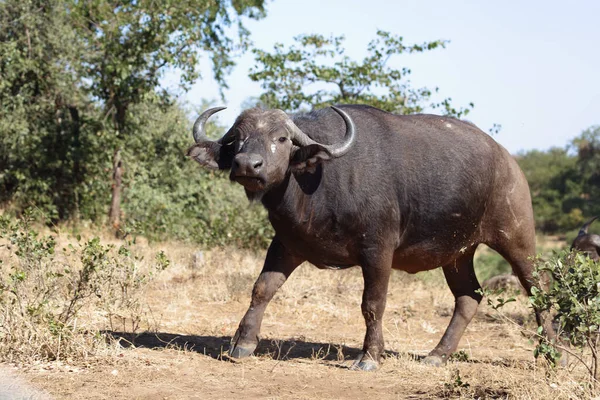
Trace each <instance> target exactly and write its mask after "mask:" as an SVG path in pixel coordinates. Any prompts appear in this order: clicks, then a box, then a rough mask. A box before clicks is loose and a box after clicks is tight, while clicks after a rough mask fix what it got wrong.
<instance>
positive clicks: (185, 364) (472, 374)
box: [23, 243, 589, 399]
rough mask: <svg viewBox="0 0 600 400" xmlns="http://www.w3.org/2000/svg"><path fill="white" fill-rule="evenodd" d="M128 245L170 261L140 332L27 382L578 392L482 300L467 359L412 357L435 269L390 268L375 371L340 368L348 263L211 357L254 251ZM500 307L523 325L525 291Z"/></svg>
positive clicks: (351, 277) (309, 395)
mask: <svg viewBox="0 0 600 400" xmlns="http://www.w3.org/2000/svg"><path fill="white" fill-rule="evenodd" d="M136 247H137V251H138V252H140V253H143V254H147V255H148V256H147V257H149V255H150V254H153V253H155V252H156V251H157V250H158V249H162V250H164V251H165V253H166V254H167V256H168V257H169V259H170V260H171V266H170V267H169V268H168V269H167V270H165V271H163V272H162V273H161V274H160V275H159V276H157V278H156V279H155V280H154V281H153V282H152V283H151V284H150V286H149V287H148V288H147V290H146V292H145V295H144V298H143V299H144V302H143V304H144V308H143V310H142V311H141V314H140V315H141V316H142V319H141V321H140V323H141V326H140V330H139V331H146V333H144V334H138V335H131V334H128V331H130V329H128V326H127V324H125V325H124V326H123V327H120V326H115V327H113V331H112V335H113V336H115V337H122V338H123V339H122V340H121V341H120V344H121V346H117V347H111V348H109V349H107V350H106V351H105V352H103V353H101V354H97V355H96V356H95V357H92V358H88V359H86V360H85V362H84V363H81V364H78V365H77V366H75V367H73V366H72V365H65V364H61V363H37V364H32V365H29V366H28V367H27V368H25V369H24V370H23V371H24V376H25V377H26V379H28V380H29V381H30V382H32V383H33V384H34V385H35V386H37V387H40V388H43V389H45V390H47V391H48V392H50V393H51V394H53V395H54V396H56V397H57V398H68V399H104V398H114V399H121V398H123V399H132V398H140V399H142V398H143V399H165V398H168V399H189V398H198V399H223V398H235V397H238V398H244V399H246V398H249V399H252V398H272V399H321V398H323V399H362V398H370V397H373V398H385V399H387V398H390V399H400V398H401V399H404V398H412V399H423V398H519V399H547V398H555V399H574V398H585V397H589V396H587V395H586V393H585V391H584V389H583V388H582V385H581V382H585V371H583V370H582V368H581V367H578V366H575V367H571V368H569V369H561V370H558V371H553V370H551V369H549V368H548V367H547V366H545V365H544V364H543V363H541V362H536V361H535V360H534V358H533V355H532V350H533V347H534V345H533V344H532V343H530V342H529V340H528V338H526V337H524V336H523V335H522V334H521V331H520V329H519V328H518V327H517V326H514V325H512V324H507V323H505V322H502V320H500V319H499V318H497V317H495V314H494V311H493V310H491V309H489V308H488V307H487V306H486V305H485V304H483V303H482V305H481V307H480V310H479V312H478V314H477V316H476V317H475V319H474V320H473V322H472V323H471V324H470V325H469V327H468V329H467V332H466V333H465V335H464V337H463V339H462V341H461V346H460V350H461V351H462V352H463V354H466V356H467V358H468V359H467V360H466V361H465V360H463V361H453V362H449V363H448V365H447V366H446V367H443V368H435V367H429V366H425V365H422V364H420V363H419V362H418V361H417V359H418V358H419V357H420V356H423V355H425V354H427V352H428V351H429V350H431V349H432V348H433V347H434V346H435V344H436V343H437V341H438V340H439V339H440V337H441V335H442V333H443V331H444V329H445V328H446V326H447V324H448V322H449V319H450V316H451V313H452V309H453V305H454V300H453V298H452V295H451V293H450V291H449V290H448V288H447V287H446V286H445V283H444V282H443V277H442V274H441V271H432V272H430V273H427V274H418V275H416V276H410V275H407V274H404V273H401V272H396V273H394V274H393V275H392V282H391V283H390V287H389V295H388V296H389V297H388V302H387V309H386V313H385V315H384V321H383V323H384V330H385V331H384V335H385V339H386V349H387V355H386V358H385V359H384V360H383V362H382V365H381V368H380V369H379V370H378V371H377V372H375V373H364V372H357V371H350V370H349V369H348V366H349V365H350V364H351V363H352V361H353V359H354V358H355V357H356V356H357V355H358V353H359V351H360V348H361V346H362V340H363V337H364V331H365V328H364V322H363V318H362V315H361V312H360V300H361V294H362V277H361V274H360V270H359V269H358V268H352V269H349V270H345V271H328V270H318V269H316V268H314V267H312V266H310V265H308V264H307V265H303V266H301V267H300V268H299V269H298V270H297V271H295V272H294V274H293V275H292V276H291V277H290V279H289V281H288V282H287V283H286V284H285V285H284V286H283V287H282V289H281V290H280V291H279V292H278V293H277V295H276V296H275V298H274V299H273V301H272V302H271V304H270V305H269V307H268V308H267V311H266V314H265V317H264V322H263V327H262V331H261V334H262V341H261V344H260V346H259V348H258V349H257V352H256V355H255V356H252V357H250V358H249V359H247V360H245V361H243V362H231V361H228V360H227V359H226V358H224V357H223V353H224V351H225V350H226V349H227V347H228V343H229V340H230V338H231V336H232V335H233V333H234V332H235V330H236V328H237V324H238V323H239V320H240V319H241V317H242V316H243V314H244V312H245V311H246V308H247V306H248V303H249V298H250V292H251V288H252V284H253V282H254V279H255V278H256V277H257V276H258V273H259V271H260V268H261V267H262V262H263V259H262V257H263V255H262V254H260V255H256V254H253V253H251V252H246V251H238V250H234V249H217V250H211V251H199V250H198V249H197V248H195V247H193V246H190V245H184V244H178V243H163V244H155V245H148V244H147V243H138V244H137V245H136ZM505 312H506V313H507V315H509V316H511V317H512V318H513V319H515V320H516V321H518V322H519V323H520V324H522V325H524V326H526V327H530V328H534V329H535V323H534V318H533V316H532V313H531V311H530V310H529V308H528V307H527V302H526V299H525V298H520V299H519V301H518V302H516V303H511V304H509V305H507V306H506V310H505ZM88 316H91V317H92V319H93V315H88ZM90 323H97V321H95V322H90Z"/></svg>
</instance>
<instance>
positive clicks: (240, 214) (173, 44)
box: [0, 0, 270, 247]
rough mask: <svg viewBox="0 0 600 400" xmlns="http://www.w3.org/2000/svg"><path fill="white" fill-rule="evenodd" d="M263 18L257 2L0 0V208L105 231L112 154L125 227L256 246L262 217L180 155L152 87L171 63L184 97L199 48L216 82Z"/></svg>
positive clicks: (185, 131) (163, 102) (164, 104)
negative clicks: (254, 21) (249, 26)
mask: <svg viewBox="0 0 600 400" xmlns="http://www.w3.org/2000/svg"><path fill="white" fill-rule="evenodd" d="M263 15H264V10H263V1H262V0H243V1H234V2H230V1H215V2H204V1H191V0H190V1H185V2H176V3H173V2H169V1H142V2H136V3H135V4H134V3H129V2H118V3H107V2H101V1H86V2H73V1H65V0H51V1H45V2H42V1H34V0H24V1H16V0H8V1H3V2H0V203H1V204H2V205H3V207H4V208H5V209H7V210H8V211H11V212H12V213H13V214H16V215H19V214H21V213H22V212H23V210H25V209H27V208H28V207H34V208H36V209H38V210H40V211H41V214H43V215H44V216H45V217H47V218H48V219H49V220H51V221H52V222H57V221H61V220H75V221H78V220H80V219H83V220H91V221H94V222H96V223H98V224H101V223H103V222H104V220H105V216H106V213H107V211H108V204H109V201H110V193H111V176H112V168H113V165H112V156H113V152H114V150H115V149H117V148H120V149H121V150H122V158H123V162H124V166H125V174H124V178H123V179H124V186H125V190H124V193H123V201H124V204H123V212H124V213H125V215H124V219H125V228H124V230H126V231H130V232H133V233H144V234H146V235H148V236H150V237H151V238H156V239H159V238H160V239H166V238H167V237H175V238H186V239H190V240H194V241H197V242H201V243H204V244H206V245H215V244H224V243H229V242H232V241H234V242H244V244H246V245H247V246H257V245H258V246H261V247H262V246H264V245H265V244H264V243H265V241H266V240H268V237H269V232H270V231H269V229H270V228H268V227H267V226H268V224H267V222H266V219H265V213H264V212H263V211H262V210H257V209H256V208H247V207H245V206H244V205H245V204H247V201H246V199H245V198H244V196H243V191H242V190H240V188H234V187H233V185H232V184H230V183H229V182H228V180H227V179H226V177H224V176H221V175H215V174H209V173H204V172H200V173H199V172H198V168H195V165H194V163H192V162H189V160H186V158H185V157H184V153H185V150H186V149H187V147H188V146H189V144H190V139H191V135H190V134H189V131H190V123H189V120H188V116H187V114H186V113H185V111H184V110H183V108H182V107H181V106H179V105H177V104H175V103H174V102H173V100H172V99H171V98H170V97H169V96H168V94H166V93H164V92H160V91H159V90H157V87H158V82H159V79H160V78H161V76H162V74H163V73H164V69H165V68H167V67H170V68H175V69H178V70H179V71H180V72H181V84H182V85H183V86H184V88H185V87H187V86H188V85H189V84H190V83H191V82H192V81H193V80H195V79H196V78H198V74H197V64H198V59H197V56H198V50H202V51H203V52H204V53H205V54H207V55H210V57H211V59H212V62H213V67H214V68H213V69H214V72H215V75H216V76H217V79H218V80H219V81H220V82H221V84H222V85H225V82H224V77H225V75H226V73H227V72H228V71H229V70H230V68H231V66H232V60H233V57H234V56H235V55H236V54H237V52H239V51H242V50H244V49H245V48H246V47H247V45H248V32H247V31H246V29H245V28H244V27H243V25H242V24H241V23H242V21H243V19H244V18H260V17H262V16H263ZM234 28H235V29H234ZM236 29H237V32H234V31H235V30H236ZM236 33H239V35H237V34H236ZM111 121H112V122H111ZM209 130H213V131H219V133H221V131H222V128H220V127H216V126H215V125H214V124H213V125H211V127H210V128H209ZM214 133H215V136H216V135H218V133H217V132H214ZM213 181H214V184H213V183H212V182H213Z"/></svg>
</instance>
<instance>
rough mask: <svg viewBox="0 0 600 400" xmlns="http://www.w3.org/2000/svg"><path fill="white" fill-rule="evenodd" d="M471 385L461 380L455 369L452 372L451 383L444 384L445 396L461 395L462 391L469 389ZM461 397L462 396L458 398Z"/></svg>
mask: <svg viewBox="0 0 600 400" xmlns="http://www.w3.org/2000/svg"><path fill="white" fill-rule="evenodd" d="M470 386H471V385H470V384H469V383H467V382H465V381H464V380H463V378H462V377H461V376H460V371H459V370H458V368H457V369H455V370H454V371H452V381H451V382H446V383H444V389H445V391H446V392H447V393H446V395H451V396H452V395H459V396H460V395H461V394H464V393H462V392H463V391H466V390H468V389H469V387H470ZM460 397H462V396H460Z"/></svg>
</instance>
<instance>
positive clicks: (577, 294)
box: [531, 251, 600, 346]
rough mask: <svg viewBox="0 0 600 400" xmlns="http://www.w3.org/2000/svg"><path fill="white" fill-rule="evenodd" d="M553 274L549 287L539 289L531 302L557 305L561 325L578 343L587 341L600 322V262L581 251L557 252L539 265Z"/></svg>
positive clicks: (537, 305)
mask: <svg viewBox="0 0 600 400" xmlns="http://www.w3.org/2000/svg"><path fill="white" fill-rule="evenodd" d="M536 272H537V275H538V276H539V275H540V274H541V273H544V272H545V273H548V274H549V275H550V276H551V277H552V283H551V285H550V288H549V290H546V291H542V290H538V289H535V290H534V291H533V293H532V297H531V302H532V305H533V306H534V307H537V308H540V309H544V310H545V309H550V308H554V309H556V311H557V313H558V314H557V319H558V322H559V327H560V328H561V330H562V331H563V332H564V333H565V334H566V335H567V337H568V338H569V341H570V342H571V344H573V345H574V346H582V345H585V344H587V342H588V340H590V338H592V337H593V336H595V335H596V334H597V333H598V327H599V326H600V290H599V287H598V282H600V263H597V262H594V261H593V260H591V259H589V258H588V257H585V256H584V255H583V254H580V253H570V252H566V251H563V252H560V253H555V254H554V256H553V257H552V258H550V260H548V261H545V262H542V263H540V264H539V265H538V267H537V268H536Z"/></svg>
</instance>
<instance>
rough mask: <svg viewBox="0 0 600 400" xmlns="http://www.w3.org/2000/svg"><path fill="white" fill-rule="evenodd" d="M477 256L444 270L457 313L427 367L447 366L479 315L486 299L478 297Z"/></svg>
mask: <svg viewBox="0 0 600 400" xmlns="http://www.w3.org/2000/svg"><path fill="white" fill-rule="evenodd" d="M473 254H474V252H469V253H467V254H465V255H464V256H462V257H461V258H459V259H458V260H456V262H454V263H452V264H450V265H445V266H444V267H443V269H444V276H445V277H446V282H447V283H448V286H450V290H451V291H452V294H453V295H454V313H453V314H452V319H451V320H450V324H449V325H448V328H446V332H444V336H442V340H440V342H439V343H438V345H437V346H436V347H435V349H433V350H432V351H431V352H430V353H429V355H428V356H427V357H426V358H425V359H424V360H423V362H424V363H426V364H430V365H435V366H441V365H444V364H445V363H446V361H447V360H448V357H449V356H450V355H451V354H452V353H454V352H455V351H456V348H457V347H458V342H459V341H460V338H461V337H462V335H463V333H464V331H465V329H466V328H467V325H468V324H469V322H471V319H473V316H475V313H476V312H477V306H478V305H479V302H480V301H481V299H482V296H481V295H480V294H479V293H476V291H477V290H478V289H480V288H481V286H479V282H478V281H477V276H476V275H475V269H474V268H473Z"/></svg>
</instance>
